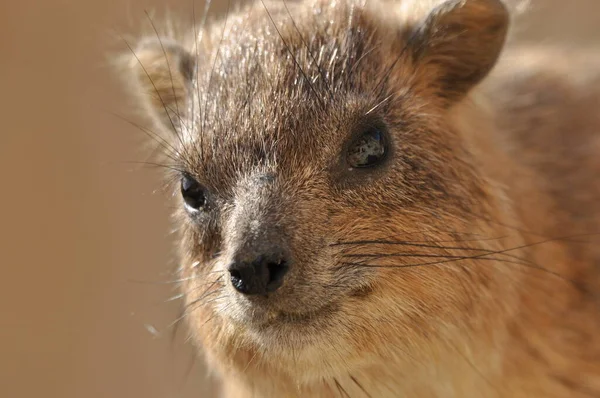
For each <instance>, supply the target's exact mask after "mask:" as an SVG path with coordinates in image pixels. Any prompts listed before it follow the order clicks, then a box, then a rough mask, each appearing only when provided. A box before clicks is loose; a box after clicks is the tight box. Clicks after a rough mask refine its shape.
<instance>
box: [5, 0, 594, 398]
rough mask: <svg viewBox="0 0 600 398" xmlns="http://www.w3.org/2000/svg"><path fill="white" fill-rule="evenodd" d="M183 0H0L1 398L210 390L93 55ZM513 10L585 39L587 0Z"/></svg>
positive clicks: (153, 395) (147, 177) (134, 149)
mask: <svg viewBox="0 0 600 398" xmlns="http://www.w3.org/2000/svg"><path fill="white" fill-rule="evenodd" d="M192 1H193V0H162V1H161V0H129V1H122V0H20V1H9V0H1V2H0V225H1V227H0V273H1V277H0V396H2V397H11V398H12V397H19V398H20V397H23V398H29V397H45V398H54V397H56V398H58V397H66V398H72V397H73V398H100V397H144V398H159V397H160V398H170V397H183V398H185V397H212V396H213V393H212V392H211V391H212V390H211V388H210V383H209V382H208V381H207V378H206V376H205V374H206V372H205V370H204V369H203V368H202V366H201V364H199V363H197V364H196V365H194V366H193V367H192V368H191V370H189V367H190V366H189V365H190V363H191V359H192V355H191V348H190V347H187V346H185V345H184V344H182V343H181V341H176V342H175V343H171V338H170V337H171V334H170V332H169V330H168V328H167V326H168V325H169V324H170V323H171V322H172V321H174V320H175V319H176V318H177V302H176V301H175V302H173V303H170V304H165V303H163V302H164V300H165V299H167V298H168V297H170V296H172V295H173V294H174V292H173V290H172V286H171V285H169V284H166V283H162V284H161V283H160V282H161V281H162V282H165V281H168V280H170V279H173V277H172V276H170V275H169V272H170V270H171V269H173V265H174V264H173V259H172V256H171V254H172V253H171V242H170V240H169V239H170V238H169V236H168V231H169V220H168V212H169V204H168V201H167V198H166V197H164V196H163V195H162V194H161V193H160V192H159V193H154V191H155V190H156V188H157V187H158V186H159V172H158V171H156V170H152V169H147V168H140V167H139V166H135V165H132V164H129V163H127V162H131V161H143V160H145V155H144V152H142V151H141V150H140V148H141V143H143V142H144V136H143V134H141V133H140V132H139V131H138V130H136V129H135V128H134V127H132V126H131V125H128V124H127V123H124V122H123V121H120V120H118V119H116V118H114V117H111V116H110V115H109V114H108V113H107V112H105V111H104V110H105V109H110V110H119V109H121V110H122V111H121V112H120V113H122V114H127V109H126V108H125V106H126V101H125V99H124V97H123V94H122V92H121V91H120V88H119V86H118V84H117V82H116V80H115V79H114V78H113V76H111V74H110V71H109V69H108V68H107V67H106V66H105V60H106V59H105V56H106V53H107V51H108V50H109V49H114V47H109V43H110V40H109V38H110V36H109V34H110V31H111V29H113V28H116V29H117V30H122V31H123V32H127V31H129V30H130V29H129V28H130V27H132V26H136V24H142V23H144V19H145V18H146V17H145V14H144V10H145V9H148V10H152V9H156V8H157V7H158V10H163V9H164V8H165V6H168V7H169V8H171V9H173V10H176V11H177V12H178V13H179V14H183V15H186V14H187V15H190V18H191V9H192V6H191V4H192ZM225 5H226V4H225V1H224V0H216V1H214V5H213V8H212V12H215V13H217V12H219V11H220V10H223V9H225ZM202 8H203V3H202V2H201V1H197V3H196V9H197V10H201V9H202ZM132 23H133V24H132ZM520 23H521V25H520V27H519V29H518V31H517V33H518V34H519V36H522V37H525V38H527V39H529V40H534V41H540V40H541V41H548V42H553V41H563V42H565V43H571V44H573V43H582V42H586V43H600V41H599V40H600V0H571V1H566V0H537V1H535V0H534V1H533V4H532V8H531V10H530V15H529V16H528V17H526V18H521V21H520ZM121 49H123V48H121ZM157 331H158V332H161V331H162V332H164V334H160V333H158V334H157ZM179 340H181V339H179Z"/></svg>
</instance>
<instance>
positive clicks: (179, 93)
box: [126, 38, 195, 130]
mask: <svg viewBox="0 0 600 398" xmlns="http://www.w3.org/2000/svg"><path fill="white" fill-rule="evenodd" d="M126 67H127V69H128V71H129V72H130V74H129V77H128V78H130V79H131V80H130V81H129V82H128V83H129V84H130V86H131V88H132V89H133V91H134V94H135V95H136V96H137V97H138V100H139V101H140V102H141V105H142V106H143V107H144V108H145V109H146V112H147V113H148V114H149V116H150V117H151V118H153V119H154V120H155V121H156V122H158V123H159V124H160V125H162V127H164V128H166V129H169V130H173V129H175V130H177V129H178V128H179V127H180V126H181V124H182V123H185V119H186V118H187V117H188V115H187V108H188V101H189V100H190V98H191V97H190V95H191V90H192V79H193V76H194V71H195V62H194V58H193V57H192V56H191V54H190V53H189V52H188V51H187V50H186V49H185V48H184V47H183V46H181V45H180V44H179V43H177V42H175V41H170V40H167V39H158V38H152V39H145V40H142V41H141V42H140V43H139V44H138V45H137V46H136V47H135V48H132V49H131V54H130V55H129V56H128V60H127V62H126Z"/></svg>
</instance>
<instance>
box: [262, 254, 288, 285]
mask: <svg viewBox="0 0 600 398" xmlns="http://www.w3.org/2000/svg"><path fill="white" fill-rule="evenodd" d="M267 269H268V270H269V282H268V284H267V291H269V292H273V291H275V290H277V289H278V288H279V287H281V285H282V284H283V277H284V276H285V274H286V273H287V271H288V269H289V266H288V264H287V262H286V261H285V260H283V259H281V260H279V261H277V262H269V263H268V264H267Z"/></svg>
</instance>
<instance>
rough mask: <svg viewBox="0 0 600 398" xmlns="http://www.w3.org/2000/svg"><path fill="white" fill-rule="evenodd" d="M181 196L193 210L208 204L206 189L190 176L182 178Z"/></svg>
mask: <svg viewBox="0 0 600 398" xmlns="http://www.w3.org/2000/svg"><path fill="white" fill-rule="evenodd" d="M181 196H183V200H184V201H185V204H186V206H187V207H188V208H191V209H193V210H198V209H200V208H201V207H203V206H204V205H205V204H206V197H205V196H204V189H203V188H202V186H201V185H200V184H199V183H198V181H196V180H194V179H193V178H191V177H189V176H183V178H182V179H181Z"/></svg>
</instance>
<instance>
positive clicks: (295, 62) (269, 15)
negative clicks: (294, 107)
mask: <svg viewBox="0 0 600 398" xmlns="http://www.w3.org/2000/svg"><path fill="white" fill-rule="evenodd" d="M260 1H261V3H262V5H263V7H264V9H265V11H266V13H267V16H268V17H269V19H270V20H271V24H272V25H273V28H274V29H275V31H276V32H277V34H278V35H279V38H280V39H281V41H282V42H283V45H284V46H285V48H286V50H287V52H288V54H290V57H292V60H293V61H294V64H295V65H296V67H297V68H298V70H299V71H300V73H301V74H302V77H303V78H304V80H305V81H306V83H307V84H308V86H309V88H310V89H311V91H312V92H313V93H314V95H315V98H316V99H317V101H319V104H320V105H321V107H324V106H325V104H324V103H323V99H322V98H321V96H320V95H319V93H318V92H317V90H316V89H315V87H314V86H313V84H312V82H311V80H310V79H309V78H308V76H307V75H306V73H305V72H304V69H302V67H301V66H300V63H298V60H297V59H296V56H295V55H294V53H293V52H292V49H291V48H290V46H289V45H288V44H287V42H286V41H285V39H284V38H283V35H282V34H281V32H280V31H279V28H278V27H277V24H276V23H275V20H273V16H272V15H271V12H270V11H269V9H268V8H267V5H266V4H265V1H264V0H260Z"/></svg>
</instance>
